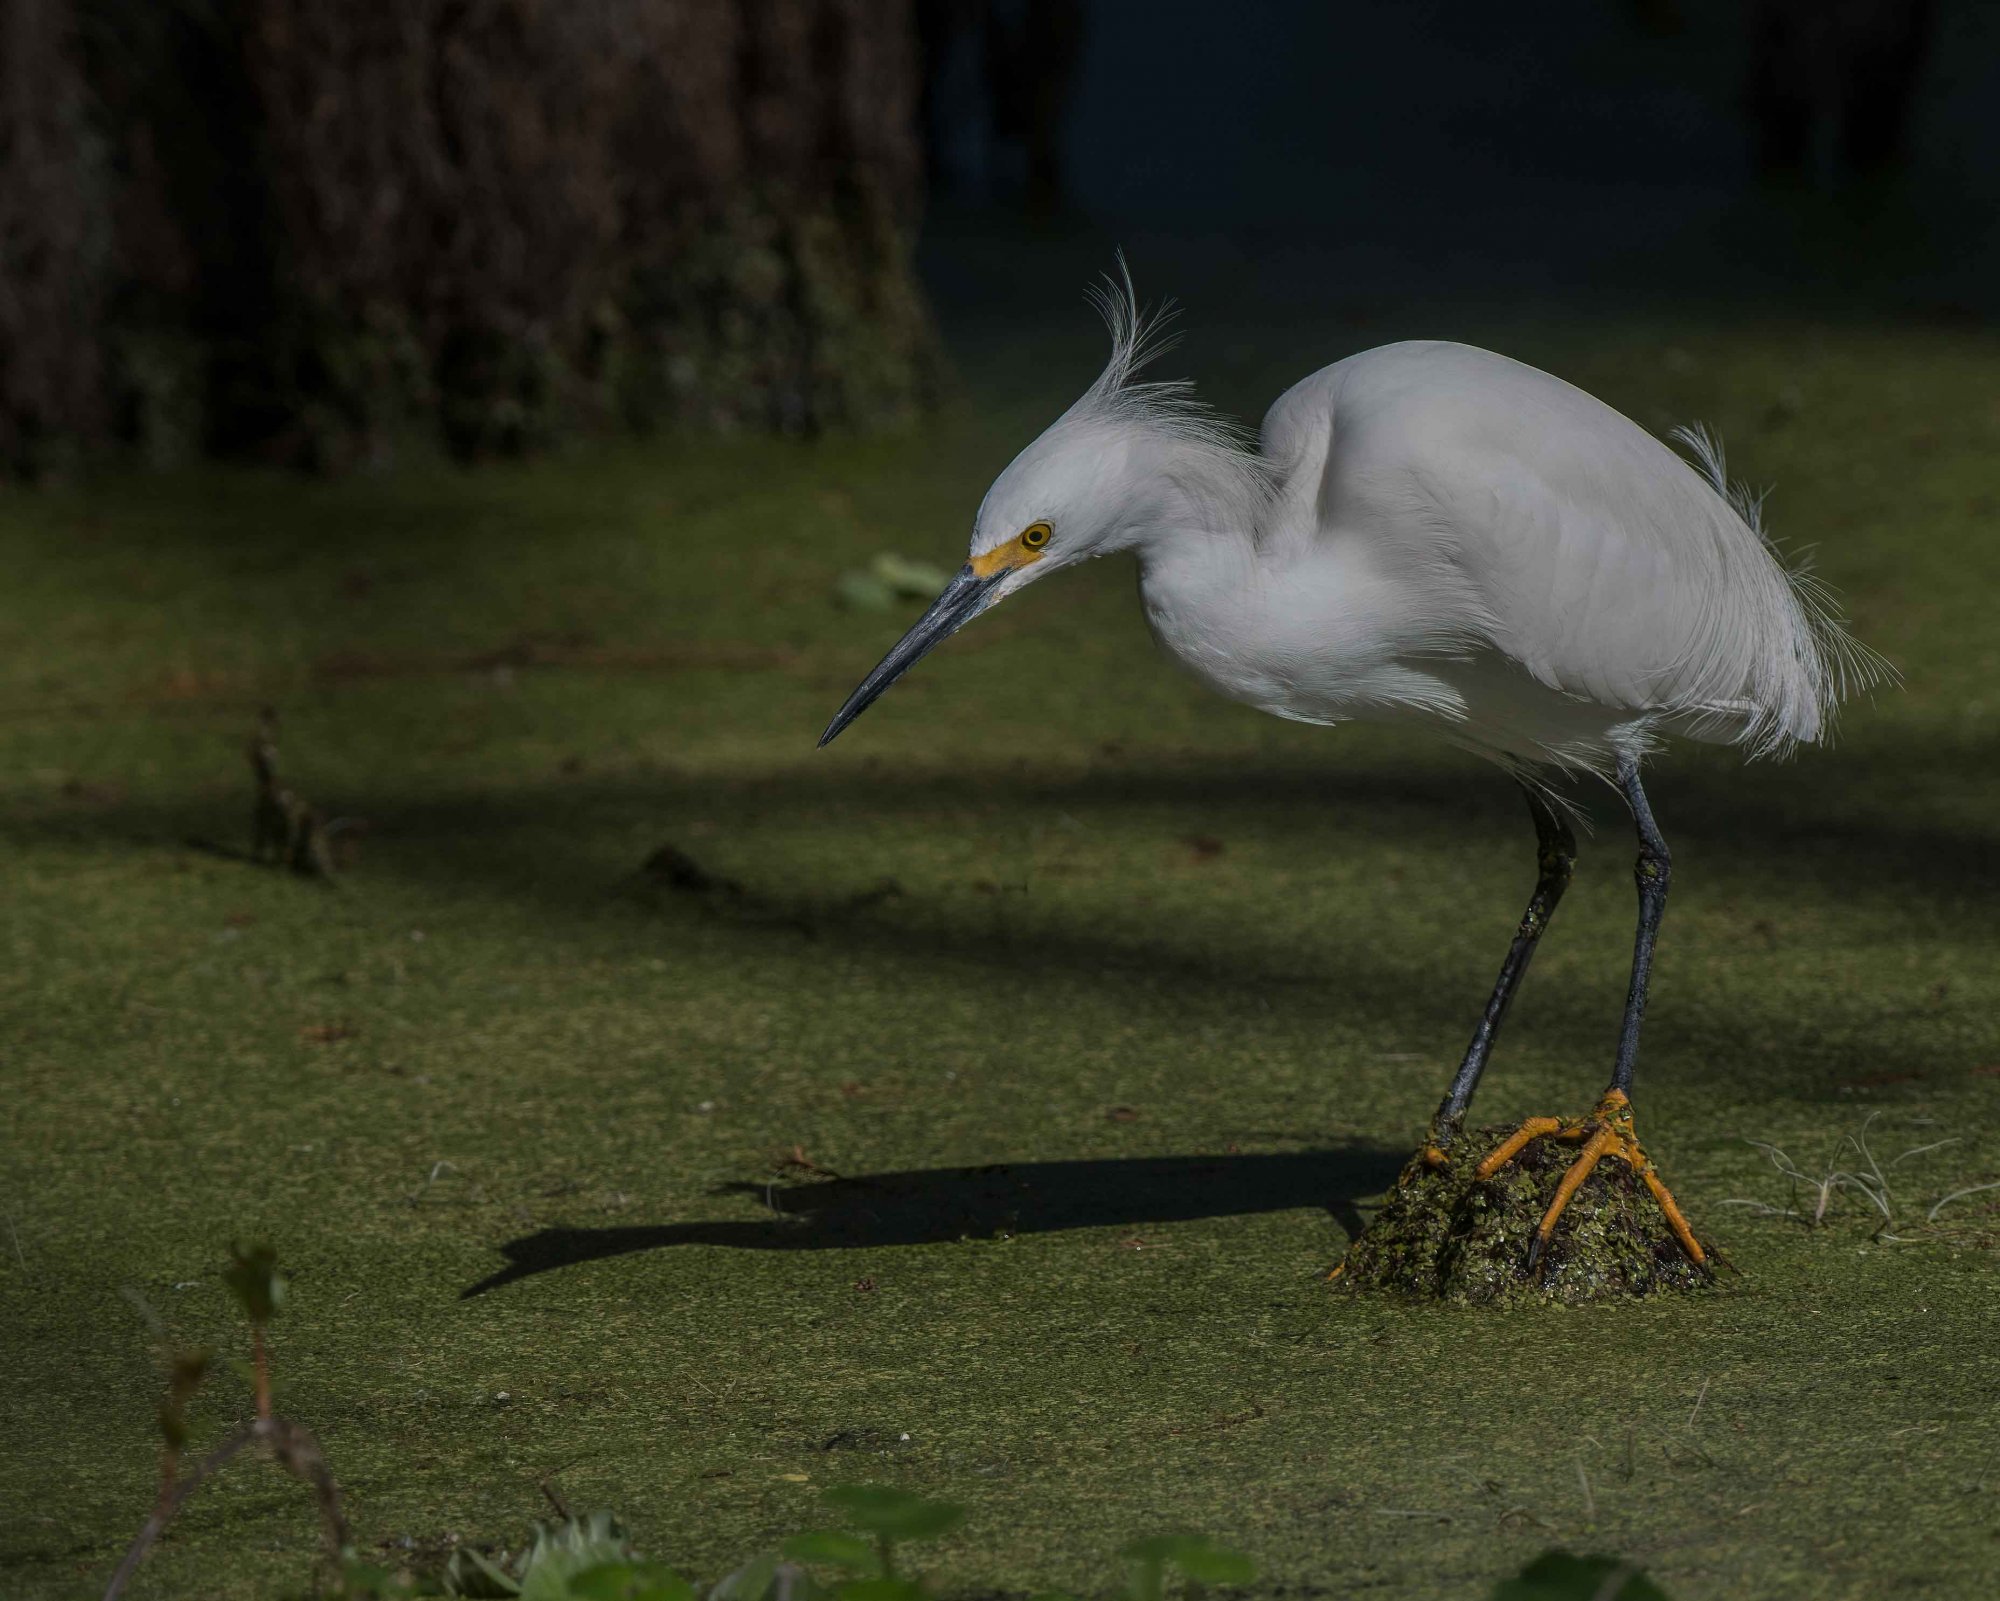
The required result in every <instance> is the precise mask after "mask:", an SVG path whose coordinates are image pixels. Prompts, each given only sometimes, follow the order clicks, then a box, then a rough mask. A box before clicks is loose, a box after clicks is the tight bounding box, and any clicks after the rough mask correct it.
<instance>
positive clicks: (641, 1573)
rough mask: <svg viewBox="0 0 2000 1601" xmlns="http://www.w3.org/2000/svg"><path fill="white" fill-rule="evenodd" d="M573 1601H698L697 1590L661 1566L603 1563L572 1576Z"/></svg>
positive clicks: (571, 1590)
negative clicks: (696, 1600) (696, 1597)
mask: <svg viewBox="0 0 2000 1601" xmlns="http://www.w3.org/2000/svg"><path fill="white" fill-rule="evenodd" d="M569 1594H570V1595H571V1596H572V1597H573V1598H574V1601H695V1590H694V1586H693V1585H691V1584H689V1583H688V1582H687V1580H685V1579H683V1578H682V1577H681V1576H680V1575H679V1574H678V1573H676V1572H674V1570H673V1569H672V1568H669V1567H667V1566H665V1565H664V1564H663V1563H659V1562H600V1563H598V1564H597V1565H596V1566H594V1567H589V1568H585V1569H584V1570H583V1571H582V1572H581V1573H578V1574H574V1575H572V1576H571V1578H570V1581H569Z"/></svg>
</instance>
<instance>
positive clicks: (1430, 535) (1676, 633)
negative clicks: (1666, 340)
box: [1263, 342, 1872, 748]
mask: <svg viewBox="0 0 2000 1601" xmlns="http://www.w3.org/2000/svg"><path fill="white" fill-rule="evenodd" d="M1263 444H1264V449H1265V452H1266V454H1267V455H1268V456H1270V457H1271V458H1272V459H1273V460H1274V461H1279V462H1283V463H1286V464H1288V467H1289V471H1288V472H1287V475H1286V480H1285V490H1284V495H1285V497H1286V500H1287V502H1288V503H1289V504H1288V507H1287V510H1288V511H1289V512H1290V513H1291V515H1290V516H1286V517H1283V518H1281V519H1280V522H1279V524H1278V526H1282V527H1289V528H1291V529H1293V530H1305V531H1306V533H1307V537H1309V538H1312V539H1315V540H1318V541H1321V542H1326V543H1337V542H1340V541H1348V540H1356V541H1363V542H1366V543H1367V544H1368V545H1369V547H1370V551H1369V554H1370V556H1371V558H1372V559H1373V560H1374V561H1375V562H1377V563H1378V564H1379V565H1382V566H1384V567H1386V568H1387V569H1388V570H1390V571H1399V572H1403V573H1407V574H1408V575H1409V576H1410V577H1411V578H1412V579H1413V580H1417V581H1415V582H1413V583H1412V584H1411V585H1409V586H1408V593H1410V594H1412V595H1421V596H1425V597H1430V600H1429V604H1431V605H1432V606H1433V608H1434V614H1432V615H1429V616H1426V617H1424V618H1422V619H1421V624H1422V626H1420V627H1418V628H1415V629H1413V631H1412V637H1413V638H1414V639H1417V640H1419V641H1427V642H1430V644H1429V648H1432V649H1442V650H1446V651H1449V650H1452V649H1460V648H1463V647H1464V646H1465V645H1467V644H1483V645H1485V646H1489V647H1491V648H1492V649H1495V650H1497V651H1499V652H1501V653H1502V654H1503V655H1504V656H1506V657H1507V658H1509V659H1510V660H1512V661H1513V662H1515V663H1516V664H1518V665H1519V666H1520V667H1522V668H1523V669H1525V670H1526V671H1527V672H1528V673H1530V674H1531V675H1533V677H1534V678H1535V679H1537V680H1538V681H1540V682H1541V683H1543V684H1545V685H1547V686H1548V687H1549V688H1551V689H1554V690H1557V691H1559V692H1561V693H1562V694H1564V695H1567V696H1571V697H1575V698H1577V699H1580V700H1584V701H1589V702H1593V703H1595V704H1597V705H1601V706H1606V707H1611V708H1615V709H1619V710H1629V711H1631V712H1633V713H1634V714H1637V715H1643V716H1650V717H1653V718H1656V719H1658V720H1661V721H1669V722H1671V723H1672V724H1673V725H1674V726H1676V727H1677V728H1679V729H1680V730H1681V731H1683V732H1686V733H1691V734H1695V735H1697V736H1707V737H1711V738H1723V739H1728V740H1731V741H1743V742H1747V743H1750V744H1752V745H1754V746H1757V747H1759V748H1764V747H1767V746H1776V745H1785V744H1790V743H1792V742H1794V741H1799V740H1812V739H1816V738H1818V737H1819V735H1820V733H1821V731H1822V730H1823V728H1824V726H1825V724H1826V720H1827V717H1828V715H1829V714H1830V712H1831V710H1832V707H1833V704H1834V702H1835V701H1836V700H1837V699H1838V698H1839V696H1840V694H1841V692H1842V690H1843V689H1844V687H1846V686H1845V684H1844V679H1846V678H1849V677H1864V678H1865V677H1869V676H1872V673H1871V671H1870V666H1871V664H1870V662H1869V660H1868V658H1867V656H1866V653H1865V652H1863V651H1862V650H1861V648H1860V647H1859V646H1856V645H1855V644H1854V643H1853V641H1852V640H1850V639H1848V638H1847V637H1846V636H1845V635H1844V634H1842V633H1841V632H1840V630H1839V629H1838V628H1837V626H1835V625H1834V624H1833V623H1832V622H1831V621H1830V620H1829V619H1828V618H1827V617H1826V616H1825V615H1824V614H1823V613H1822V612H1821V611H1820V609H1819V608H1818V606H1817V605H1816V604H1815V597H1814V596H1813V595H1812V594H1811V593H1809V592H1807V591H1803V590H1801V589H1800V588H1799V587H1797V585H1796V583H1795V581H1794V579H1793V578H1792V577H1791V575H1789V574H1787V573H1786V571H1785V570H1784V569H1783V568H1782V567H1781V566H1780V565H1779V564H1778V562H1777V560H1776V559H1775V557H1774V556H1773V555H1772V553H1771V551H1770V549H1769V547H1768V546H1767V545H1766V544H1765V543H1764V541H1763V539H1762V537H1761V536H1760V534H1759V533H1758V531H1757V530H1756V529H1755V528H1754V527H1753V526H1752V525H1751V523H1750V522H1749V521H1747V520H1746V518H1745V517H1744V515H1743V514H1742V512H1741V511H1740V510H1739V509H1738V506H1737V505H1735V504H1732V503H1731V500H1730V499H1729V498H1728V496H1727V493H1726V491H1725V490H1724V489H1723V488H1722V487H1721V486H1720V485H1719V484H1718V483H1717V482H1714V481H1711V480H1710V479H1708V478H1704V477H1703V476H1702V474H1701V473H1700V472H1698V471H1697V470H1696V469H1695V468H1694V467H1693V466H1691V465H1690V464H1689V463H1688V462H1687V461H1685V460H1683V459H1682V458H1681V457H1679V456H1677V455H1675V454H1674V452H1673V451H1671V450H1670V449H1668V448H1667V446H1665V445H1664V444H1662V443H1661V442H1660V441H1659V440H1657V439H1655V438H1653V436H1652V435H1650V434H1648V433H1647V432H1646V431H1645V430H1644V429H1642V428H1640V427H1639V426H1638V425H1637V424H1636V423H1634V422H1632V421H1630V420H1629V419H1628V418H1626V417H1624V416H1622V415H1620V414H1619V413H1618V412H1616V411H1614V410H1612V409H1611V408H1610V407H1609V406H1606V405H1604V404H1603V403H1602V402H1601V401H1598V400H1595V399H1593V398H1592V397H1591V396H1589V395H1587V394H1585V393H1584V392H1583V391H1582V390H1580V389H1577V388H1574V387H1573V386H1571V385H1569V384H1566V383H1564V382H1562V380H1560V379H1558V378H1554V377H1551V376H1550V375H1549V374H1547V373H1544V372H1540V371H1538V370H1537V369H1535V368H1533V367H1528V366H1525V365H1523V364H1522V363H1520V362H1516V361H1510V360H1508V359H1507V358H1506V357H1504V356H1497V355H1494V354H1492V353H1491V352H1489V351H1484V350H1476V349H1473V348H1472V347H1470V346H1466V345H1455V344H1445V343H1429V342H1425V343H1408V344H1398V345H1386V346H1383V347H1382V348H1380V349H1378V350H1371V351H1365V352H1363V353H1362V354H1360V355H1357V356H1351V357H1349V358H1348V359H1347V360H1345V361H1342V362H1338V363H1336V364H1335V365H1333V366H1331V367H1328V368H1325V369H1323V370H1322V371H1320V372H1318V373H1315V374H1314V375H1313V376H1312V377H1310V378H1308V379H1306V380H1305V381H1304V382H1302V383H1300V384H1298V385H1296V386H1295V387H1294V388H1292V389H1291V390H1289V391H1287V392H1286V393H1285V394H1284V395H1283V396H1281V397H1280V398H1279V400H1278V402H1277V403H1276V404H1275V405H1274V406H1273V407H1272V408H1271V410H1270V412H1269V414H1268V415H1267V416H1266V417H1265V419H1264V426H1263ZM1713 466H1714V468H1715V470H1716V476H1717V478H1719V477H1720V462H1719V459H1717V460H1715V461H1714V462H1713ZM1437 642H1445V643H1443V644H1441V645H1440V644H1439V643H1437Z"/></svg>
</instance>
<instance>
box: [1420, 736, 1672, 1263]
mask: <svg viewBox="0 0 2000 1601" xmlns="http://www.w3.org/2000/svg"><path fill="white" fill-rule="evenodd" d="M1618 790H1619V793H1620V794H1622V795H1623V796H1624V797H1625V802H1626V804H1627V805H1628V806H1630V807H1631V808H1632V821H1633V823H1634V824H1635V825H1636V826H1637V828H1638V830H1639V861H1638V865H1637V868H1636V869H1635V876H1636V877H1637V878H1638V881H1639V932H1638V936H1637V938H1636V939H1635V941H1634V943H1633V947H1632V987H1631V989H1630V990H1629V991H1627V993H1626V996H1625V1024H1624V1027H1623V1028H1622V1029H1621V1030H1620V1031H1619V1034H1618V1057H1617V1060H1616V1062H1615V1063H1614V1064H1613V1065H1612V1069H1611V1087H1610V1088H1609V1089H1607V1090H1606V1091H1605V1092H1604V1098H1603V1099H1602V1100H1600V1101H1599V1102H1598V1103H1597V1106H1596V1108H1595V1109H1594V1110H1593V1111H1592V1112H1591V1113H1590V1115H1589V1116H1587V1117H1580V1118H1561V1117H1531V1118H1529V1119H1528V1120H1527V1121H1526V1122H1525V1123H1523V1124H1522V1125H1521V1126H1520V1127H1519V1128H1517V1129H1515V1130H1514V1132H1513V1133H1512V1134H1510V1135H1508V1136H1507V1138H1506V1139H1505V1140H1503V1141H1502V1142H1501V1143H1500V1145H1499V1146H1498V1147H1496V1148H1495V1149H1494V1151H1493V1152H1492V1153H1491V1154H1490V1155H1488V1156H1487V1158H1486V1159H1485V1160H1484V1161H1483V1162H1481V1163H1480V1164H1479V1166H1478V1167H1477V1168H1475V1169H1474V1170H1473V1177H1475V1178H1477V1179H1481V1180H1484V1179H1490V1178H1492V1177H1493V1175H1494V1174H1496V1173H1498V1172H1499V1171H1500V1169H1501V1168H1503V1167H1505V1166H1506V1165H1507V1163H1509V1162H1511V1161H1512V1160H1513V1159H1514V1158H1515V1157H1516V1156H1518V1155H1519V1154H1520V1153H1521V1152H1522V1151H1523V1150H1525V1149H1526V1148H1527V1147H1528V1146H1529V1145H1530V1144H1531V1143H1532V1142H1533V1141H1535V1140H1539V1139H1553V1140H1560V1141H1564V1142H1566V1143H1568V1144H1572V1145H1579V1146H1581V1147H1582V1149H1581V1150H1580V1151H1578V1153H1577V1156H1576V1160H1575V1161H1574V1162H1572V1163H1570V1165H1569V1167H1568V1168H1567V1169H1566V1170H1565V1171H1564V1173H1563V1176H1562V1180H1561V1182H1560V1183H1559V1184H1558V1185H1557V1186H1556V1192H1555V1196H1554V1198H1553V1199H1552V1200H1551V1201H1550V1202H1549V1205H1548V1210H1547V1211H1545V1212H1544V1213H1543V1214H1542V1220H1541V1222H1540V1223H1539V1224H1537V1225H1536V1227H1535V1234H1534V1238H1533V1239H1532V1240H1530V1241H1529V1242H1528V1265H1529V1266H1530V1267H1531V1268H1532V1267H1533V1266H1534V1265H1535V1263H1536V1262H1537V1261H1538V1260H1539V1259H1540V1257H1541V1254H1542V1252H1543V1251H1544V1250H1545V1249H1546V1248H1547V1247H1548V1243H1549V1240H1550V1238H1551V1237H1552V1236H1553V1234H1554V1232H1555V1227H1556V1223H1557V1221H1558V1220H1559V1219H1560V1218H1561V1217H1562V1214H1563V1210H1564V1208H1566V1207H1567V1206H1568V1205H1569V1203H1570V1200H1571V1198H1572V1197H1574V1196H1575V1194H1576V1192H1577V1190H1578V1189H1579V1188H1580V1187H1581V1186H1582V1184H1583V1182H1584V1180H1586V1179H1587V1178H1589V1177H1590V1174H1591V1172H1592V1170H1593V1169H1594V1168H1595V1167H1596V1166H1597V1164H1598V1163H1599V1162H1600V1161H1602V1160H1603V1159H1604V1158H1605V1157H1607V1156H1609V1157H1616V1158H1617V1159H1619V1160H1621V1161H1623V1162H1625V1163H1626V1164H1628V1165H1629V1166H1630V1167H1631V1169H1632V1171H1633V1172H1635V1173H1636V1174H1638V1176H1639V1178H1640V1180H1641V1181H1642V1182H1643V1183H1644V1184H1645V1186H1646V1188H1647V1189H1648V1190H1650V1191H1651V1192H1652V1196H1653V1199H1654V1200H1655V1201H1656V1202H1658V1203H1659V1207H1660V1212H1661V1214H1662V1215H1663V1216H1664V1217H1665V1219H1666V1221H1667V1225H1668V1227H1670V1228H1671V1229H1672V1230H1673V1232H1674V1236H1675V1238H1677V1239H1678V1240H1679V1241H1680V1243H1681V1248H1682V1249H1683V1250H1685V1251H1686V1252H1687V1254H1688V1258H1689V1260H1690V1261H1692V1262H1693V1263H1694V1264H1695V1265H1696V1266H1697V1267H1702V1268H1706V1267H1707V1265H1708V1253H1707V1252H1706V1251H1705V1250H1704V1249H1703V1248H1702V1245H1701V1242H1700V1241H1699V1240H1697V1239H1696V1238H1695V1237H1694V1230H1693V1229H1692V1228H1691V1227H1690V1226H1689V1224H1688V1220H1687V1218H1686V1216H1685V1215H1683V1213H1682V1212H1681V1209H1680V1205H1679V1203H1678V1202H1676V1201H1675V1200H1674V1197H1673V1192H1672V1191H1671V1190H1669V1189H1668V1188H1667V1186H1666V1182H1665V1181H1664V1180H1663V1179H1662V1178H1661V1177H1660V1175H1659V1174H1658V1172H1656V1171H1655V1170H1654V1167H1653V1163H1652V1160H1651V1158H1649V1157H1648V1156H1647V1155H1646V1151H1645V1148H1644V1147H1643V1146H1642V1145H1640V1143H1639V1136H1638V1132H1637V1130H1636V1129H1635V1128H1634V1126H1633V1121H1632V1097H1631V1091H1632V1064H1633V1062H1634V1061H1635V1060H1636V1059H1637V1057H1638V1055H1639V1024H1640V1023H1641V1021H1643V1019H1644V1018H1645V1015H1646V982H1647V980H1648V979H1649V978H1651V976H1652V972H1653V943H1654V941H1655V940H1656V939H1657V938H1658V937H1659V933H1660V917H1661V915H1662V914H1663V913H1664V912H1665V911H1666V909H1667V884H1668V881H1669V879H1670V878H1671V877H1672V875H1673V858H1672V857H1671V856H1669V855H1668V853H1667V842H1666V841H1665V840H1664V839H1662V838H1660V829H1659V825H1658V824H1656V823H1655V822H1654V821H1653V808H1652V807H1651V806H1649V805H1648V804H1647V802H1646V792H1645V790H1644V789H1643V788H1641V787H1640V784H1639V764H1638V762H1637V761H1635V760H1633V759H1631V758H1629V757H1627V758H1623V759H1621V760H1620V761H1619V763H1618ZM1510 960H1511V958H1510ZM1490 1010H1491V1009H1490V1008H1489V1015H1490ZM1474 1076H1475V1078H1476V1077H1477V1075H1476V1074H1475V1075H1474ZM1445 1104H1446V1107H1447V1109H1448V1108H1449V1107H1450V1104H1451V1103H1450V1102H1449V1101H1447V1102H1446V1103H1445ZM1442 1115H1443V1114H1442V1113H1441V1114H1440V1116H1442Z"/></svg>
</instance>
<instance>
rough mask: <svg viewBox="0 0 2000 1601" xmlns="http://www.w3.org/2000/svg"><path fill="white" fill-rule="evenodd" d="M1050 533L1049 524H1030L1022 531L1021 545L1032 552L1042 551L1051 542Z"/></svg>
mask: <svg viewBox="0 0 2000 1601" xmlns="http://www.w3.org/2000/svg"><path fill="white" fill-rule="evenodd" d="M1050 532H1051V530H1050V528H1049V525H1048V524H1047V523H1029V524H1028V526H1027V527H1026V528H1023V529H1022V530H1021V543H1022V544H1023V545H1025V546H1027V547H1028V549H1030V550H1040V549H1041V548H1042V546H1044V545H1046V544H1047V543H1048V542H1049V534H1050Z"/></svg>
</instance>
